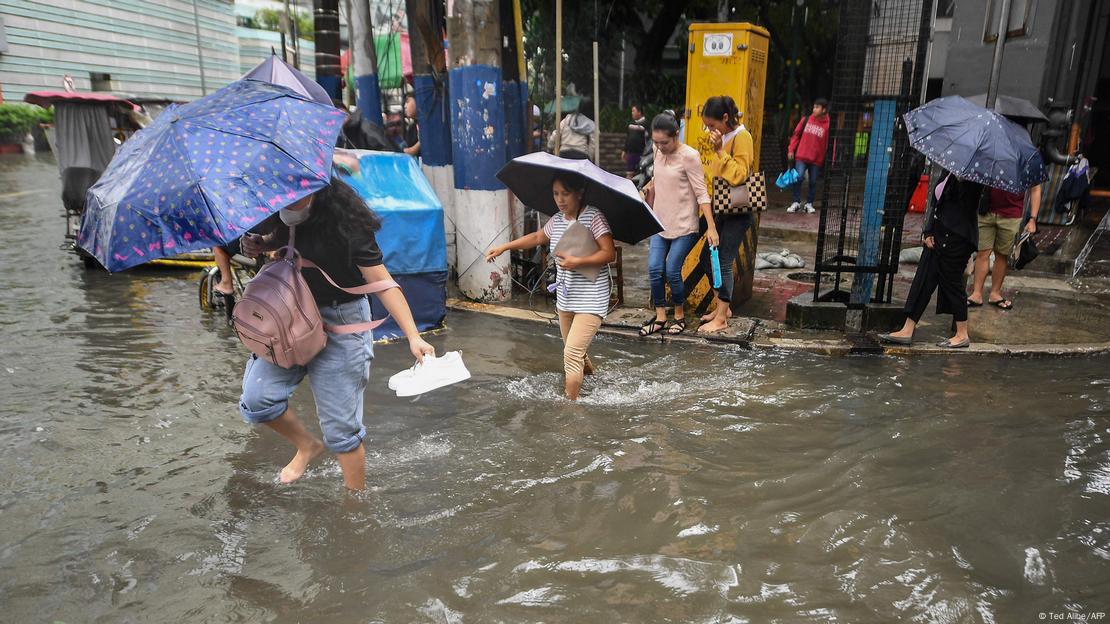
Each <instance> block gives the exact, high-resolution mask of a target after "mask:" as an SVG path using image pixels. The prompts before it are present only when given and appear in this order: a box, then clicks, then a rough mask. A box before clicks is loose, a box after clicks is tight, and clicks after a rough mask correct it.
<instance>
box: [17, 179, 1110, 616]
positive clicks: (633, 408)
mask: <svg viewBox="0 0 1110 624" xmlns="http://www.w3.org/2000/svg"><path fill="white" fill-rule="evenodd" d="M57 198H58V195H57V181H56V170H55V169H54V165H53V162H52V161H50V160H49V159H40V160H33V159H32V160H27V159H21V158H15V159H12V158H9V159H6V160H2V161H0V218H2V219H3V227H0V257H2V258H3V267H4V270H3V271H2V272H0V292H3V293H4V294H3V297H2V298H0V323H2V335H0V388H2V393H3V394H2V396H3V398H4V401H3V408H2V409H0V451H2V452H0V603H2V604H3V612H2V614H0V621H11V622H34V621H64V622H70V623H72V622H239V621H241V622H248V621H249V622H255V621H272V622H323V621H329V622H330V621H334V622H536V621H544V622H604V623H609V622H895V621H915V622H1000V623H1005V622H1033V621H1041V620H1040V619H1039V617H1038V614H1039V613H1041V612H1046V613H1066V612H1068V611H1074V612H1076V613H1080V612H1090V611H1094V612H1099V611H1110V422H1108V420H1107V416H1108V412H1110V370H1108V366H1107V364H1108V360H1106V359H1071V360H992V359H985V358H952V359H942V358H922V359H915V360H902V359H893V358H873V357H866V358H844V359H828V358H821V357H809V356H797V355H793V356H789V357H783V356H777V355H767V354H759V353H751V352H745V351H729V350H723V351H722V350H709V349H705V350H701V349H683V350H678V349H667V348H662V347H659V346H657V345H653V346H648V345H638V344H633V343H628V342H622V341H615V340H601V341H599V343H598V344H597V346H596V348H595V355H594V360H595V362H596V363H597V364H598V365H599V368H600V375H599V376H598V377H596V378H593V379H591V380H590V381H588V382H587V384H586V389H585V397H584V400H583V401H582V402H581V403H580V404H577V405H572V404H568V403H566V402H565V401H563V400H561V399H560V398H559V385H560V378H559V376H558V375H557V374H556V373H555V372H554V371H555V370H556V369H557V367H558V366H559V355H558V352H559V342H558V335H557V331H556V330H555V329H554V328H543V327H541V326H538V325H533V324H512V323H506V322H502V321H494V320H490V319H487V318H484V317H477V316H467V315H452V316H451V317H450V319H449V321H450V326H451V330H450V331H449V332H448V333H446V334H445V335H443V336H440V337H437V338H435V339H434V342H435V344H436V346H437V348H438V349H439V350H441V351H442V350H445V349H462V350H463V351H464V353H465V357H466V360H467V363H468V365H469V366H470V368H471V370H472V372H473V373H474V379H473V380H472V381H471V382H470V383H468V384H466V385H465V386H462V387H457V388H453V389H449V390H444V391H440V392H436V393H434V394H431V395H427V396H425V397H423V398H420V399H418V400H415V401H412V400H401V399H397V398H396V397H393V396H391V395H390V394H389V393H388V391H387V390H386V387H385V379H386V377H387V376H388V374H389V373H392V372H394V371H396V370H399V369H401V368H402V367H404V366H406V365H407V362H406V355H405V353H404V350H403V349H402V348H400V347H397V346H389V347H380V348H379V349H378V351H377V358H376V360H375V363H374V373H373V379H372V382H371V388H370V389H369V390H368V406H369V415H368V417H367V428H368V430H369V438H368V439H369V443H368V457H367V462H368V474H369V481H370V483H371V484H372V485H373V490H372V491H371V492H370V493H369V494H368V495H366V496H365V497H363V498H361V499H354V498H350V497H348V496H346V495H344V493H343V491H342V487H341V480H340V476H339V470H338V466H337V465H336V463H335V462H334V460H332V459H327V460H324V461H322V462H320V463H318V464H316V465H315V466H314V467H313V468H312V469H311V470H310V471H309V473H308V474H307V476H306V477H305V478H304V479H303V480H302V481H301V482H300V483H298V484H295V485H293V486H286V487H283V486H280V485H278V484H277V483H275V476H276V474H277V470H278V468H279V467H280V466H281V465H282V464H283V463H284V462H285V461H286V460H287V459H288V456H289V450H288V448H287V447H285V446H284V445H283V444H282V443H281V442H280V440H279V439H278V438H277V437H276V436H275V435H273V434H271V433H270V432H268V431H259V430H253V429H250V428H248V427H247V426H246V425H244V424H243V423H242V422H241V421H240V419H239V417H238V415H237V413H236V410H235V400H236V398H237V395H238V384H239V376H240V373H241V368H242V363H243V360H244V356H243V350H242V349H241V347H240V346H239V345H238V344H237V342H236V340H235V338H234V336H233V335H232V334H231V333H230V332H229V331H228V330H227V329H226V328H225V327H222V326H221V324H220V322H219V319H217V318H213V317H209V316H206V315H205V314H202V313H201V312H200V311H199V310H198V309H197V304H196V279H195V275H194V274H190V273H159V272H135V273H129V274H122V275H116V276H109V275H107V274H104V273H99V272H89V271H86V270H85V269H84V268H83V267H82V266H81V264H80V263H79V262H78V261H76V259H75V258H73V257H71V256H69V255H67V254H66V253H65V252H63V251H60V250H58V248H57V247H58V243H59V241H60V239H61V235H62V221H61V219H60V218H59V217H58V212H59V205H58V199H57ZM294 404H295V406H296V407H298V408H299V409H300V410H301V413H302V414H306V415H309V416H311V414H312V413H313V411H312V402H311V396H310V395H309V394H308V393H307V392H299V393H298V394H297V395H296V396H295V398H294ZM312 427H313V428H314V429H315V427H316V425H315V424H313V425H312ZM1064 617H1066V616H1064Z"/></svg>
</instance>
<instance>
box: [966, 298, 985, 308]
mask: <svg viewBox="0 0 1110 624" xmlns="http://www.w3.org/2000/svg"><path fill="white" fill-rule="evenodd" d="M967 307H969V308H981V307H983V302H982V301H972V300H971V299H968V300H967Z"/></svg>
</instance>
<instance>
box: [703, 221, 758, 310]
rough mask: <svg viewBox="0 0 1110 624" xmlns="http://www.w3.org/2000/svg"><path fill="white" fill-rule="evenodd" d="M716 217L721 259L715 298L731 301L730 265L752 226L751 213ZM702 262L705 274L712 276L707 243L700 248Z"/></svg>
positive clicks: (731, 280) (719, 256) (734, 262)
mask: <svg viewBox="0 0 1110 624" xmlns="http://www.w3.org/2000/svg"><path fill="white" fill-rule="evenodd" d="M716 219H717V232H718V233H719V234H720V236H721V244H720V245H719V246H718V247H717V254H718V258H717V259H718V260H720V261H721V287H720V288H718V289H717V298H718V299H720V300H721V301H726V302H731V301H732V287H733V285H734V284H733V283H734V282H735V278H734V277H733V274H732V267H733V265H734V264H736V259H737V258H739V257H740V245H741V244H742V243H743V242H744V237H745V236H747V234H748V230H749V229H750V228H751V227H752V213H750V212H746V213H743V214H730V215H718V216H717V217H716ZM702 264H703V265H704V267H705V273H706V275H709V276H710V278H712V276H713V261H712V260H711V259H710V256H709V245H706V246H705V248H704V249H703V250H702ZM711 281H712V280H711Z"/></svg>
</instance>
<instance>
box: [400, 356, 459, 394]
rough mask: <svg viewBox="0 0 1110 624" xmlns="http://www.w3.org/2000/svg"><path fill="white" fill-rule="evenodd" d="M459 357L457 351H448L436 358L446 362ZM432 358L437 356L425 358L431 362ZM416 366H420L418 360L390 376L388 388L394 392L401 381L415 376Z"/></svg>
mask: <svg viewBox="0 0 1110 624" xmlns="http://www.w3.org/2000/svg"><path fill="white" fill-rule="evenodd" d="M460 357H461V356H460V354H459V352H458V351H448V352H447V353H444V354H443V355H441V356H439V358H438V360H440V361H441V362H447V361H448V360H452V361H453V360H458V359H460ZM433 359H437V358H426V360H427V361H428V362H431V361H432V360H433ZM418 368H420V363H419V362H417V363H416V364H413V365H412V366H410V367H409V368H406V369H405V370H403V371H401V372H399V373H397V374H396V375H394V376H392V377H390V378H389V389H390V390H393V391H394V392H396V391H397V388H399V387H400V386H401V384H402V383H405V382H407V381H409V380H410V379H413V378H414V377H416V369H418Z"/></svg>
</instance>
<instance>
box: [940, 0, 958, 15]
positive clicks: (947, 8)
mask: <svg viewBox="0 0 1110 624" xmlns="http://www.w3.org/2000/svg"><path fill="white" fill-rule="evenodd" d="M954 15H956V0H938V2H937V17H938V18H941V19H943V18H945V17H953V16H954Z"/></svg>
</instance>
